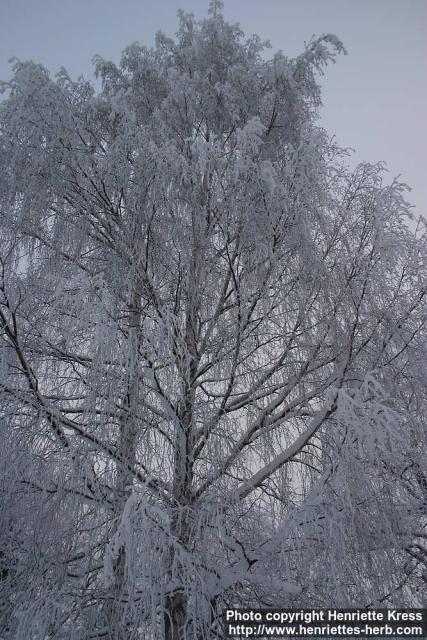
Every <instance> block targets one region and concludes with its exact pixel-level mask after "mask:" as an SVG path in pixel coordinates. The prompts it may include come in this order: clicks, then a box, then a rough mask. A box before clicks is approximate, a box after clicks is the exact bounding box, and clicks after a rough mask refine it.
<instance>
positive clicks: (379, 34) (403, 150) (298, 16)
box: [0, 0, 427, 215]
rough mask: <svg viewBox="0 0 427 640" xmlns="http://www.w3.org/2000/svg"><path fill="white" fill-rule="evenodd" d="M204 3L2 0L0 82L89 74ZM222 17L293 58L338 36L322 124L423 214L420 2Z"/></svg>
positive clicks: (265, 4) (388, 0)
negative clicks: (313, 42)
mask: <svg viewBox="0 0 427 640" xmlns="http://www.w3.org/2000/svg"><path fill="white" fill-rule="evenodd" d="M207 4H208V2H207V0H206V1H205V0H203V1H196V0H158V1H157V2H152V1H149V0H73V1H71V0H0V22H1V25H2V28H1V38H0V79H7V78H8V77H10V68H9V65H8V59H9V58H10V57H11V56H17V57H18V58H21V59H32V60H34V61H35V62H41V63H43V64H44V65H45V66H47V67H48V68H49V69H50V70H52V71H53V72H56V71H57V70H58V69H59V67H60V66H65V67H66V68H67V69H68V71H69V72H70V73H71V75H73V76H77V75H79V74H81V73H83V74H84V75H86V76H89V75H91V73H92V71H91V69H92V67H91V59H92V56H93V55H94V54H100V55H102V56H103V57H106V58H110V59H113V60H115V61H118V59H119V57H120V52H121V51H122V50H123V48H124V47H125V46H126V45H127V44H129V43H131V42H133V41H136V40H137V41H139V42H141V43H142V44H152V43H153V38H154V34H155V32H156V31H157V30H158V29H162V30H163V31H165V32H166V33H167V34H170V35H172V34H173V33H174V31H175V30H176V24H177V23H176V12H177V9H178V8H182V9H184V10H185V11H187V12H193V13H195V15H196V16H197V17H201V16H202V15H204V14H205V12H206V8H207ZM224 14H225V16H226V18H227V19H229V20H230V21H232V22H239V23H240V25H241V27H242V29H243V30H244V31H245V32H247V33H248V34H249V33H258V34H259V35H260V36H261V37H262V38H263V39H269V40H270V41H271V43H272V45H273V48H274V49H282V50H283V51H284V52H285V54H287V55H297V54H298V53H299V52H300V51H301V50H302V48H303V44H304V41H307V40H309V39H310V37H311V36H312V35H313V34H316V35H321V34H322V33H324V32H332V33H335V34H336V35H337V36H338V37H339V38H341V40H342V41H343V42H344V45H345V46H346V48H347V49H348V52H349V55H348V56H346V57H344V56H342V57H340V58H339V59H338V61H337V63H336V64H335V65H332V66H331V67H329V68H328V69H327V71H326V74H325V76H323V78H322V79H321V84H322V87H323V102H324V107H323V111H322V114H323V115H322V119H321V123H322V124H323V126H325V127H326V128H327V129H328V131H329V132H330V133H333V134H335V135H336V137H337V141H338V143H339V144H341V145H342V146H349V147H353V148H355V149H356V156H355V160H369V161H377V160H384V161H386V162H387V164H388V167H389V169H390V174H391V177H392V176H395V175H397V174H401V177H402V179H403V180H404V181H406V182H407V183H408V184H409V185H411V186H412V187H413V190H412V193H411V194H410V196H409V199H410V201H411V202H412V203H413V204H415V205H416V207H417V211H418V212H419V213H422V214H423V215H427V189H426V186H425V183H426V177H427V159H426V158H427V154H426V150H425V147H426V142H427V126H426V117H427V0H228V1H227V0H226V2H225V8H224Z"/></svg>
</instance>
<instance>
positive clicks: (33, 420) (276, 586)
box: [0, 1, 427, 640]
mask: <svg viewBox="0 0 427 640" xmlns="http://www.w3.org/2000/svg"><path fill="white" fill-rule="evenodd" d="M340 51H343V47H342V45H341V43H340V42H339V40H337V39H336V38H335V37H334V36H331V35H324V36H322V37H320V38H318V39H316V40H312V41H311V42H310V43H309V44H308V45H307V46H306V47H305V50H304V51H303V53H302V54H301V55H300V56H298V57H297V58H295V59H289V58H287V57H286V56H285V55H283V54H282V53H281V52H279V53H276V54H275V55H274V56H273V57H271V58H267V56H266V55H265V44H263V43H262V42H261V41H260V40H259V39H258V38H257V37H251V38H249V39H245V38H244V35H243V34H242V32H241V31H240V30H239V28H238V27H237V26H236V25H230V24H227V23H226V22H225V21H224V19H223V16H222V14H221V4H220V3H219V2H218V1H213V2H211V5H210V12H209V15H208V17H207V18H206V19H205V20H203V21H201V22H196V21H195V20H194V19H193V17H192V16H191V15H186V14H184V13H181V14H180V15H179V31H178V33H177V37H176V39H175V40H172V39H169V38H167V37H165V36H164V35H163V34H161V33H159V34H158V36H157V40H156V45H155V47H154V48H153V49H148V48H145V47H142V46H139V45H136V44H134V45H131V46H130V47H129V48H127V49H126V50H125V52H124V54H123V57H122V60H121V62H120V64H119V65H118V66H116V65H115V64H113V63H111V62H106V61H104V60H102V59H97V60H96V73H97V76H98V78H100V79H101V81H102V88H101V89H99V90H97V89H96V88H95V87H94V86H93V85H92V84H91V83H90V82H88V81H86V80H84V79H83V78H80V79H79V80H77V81H73V80H72V79H71V78H70V77H69V76H68V75H67V73H66V71H65V70H63V71H61V73H60V74H59V75H58V76H57V77H56V78H55V79H54V80H52V79H51V78H50V77H49V74H48V72H47V71H46V70H45V69H44V68H43V67H41V66H39V65H36V64H34V63H22V62H19V61H15V63H14V76H13V79H12V80H11V81H10V82H9V83H7V85H6V87H5V88H6V91H7V96H6V98H5V99H4V101H3V102H2V104H1V106H0V237H1V251H0V261H1V262H0V324H1V360H0V366H1V373H0V429H1V443H2V445H1V456H2V464H1V472H0V494H1V513H2V518H1V530H0V550H1V551H0V592H1V595H2V604H1V605H0V620H1V622H0V628H1V637H2V638H5V639H9V638H10V639H11V638H13V639H15V640H27V639H28V640H30V639H31V640H47V639H48V638H56V639H62V640H65V639H67V640H70V639H71V640H86V639H88V638H97V639H101V638H106V639H109V640H124V639H126V640H136V639H142V638H144V639H153V640H158V639H160V638H166V639H167V640H184V639H185V640H196V639H198V640H199V639H200V640H201V639H202V638H203V639H205V638H206V639H207V638H209V639H212V638H215V637H219V638H221V637H223V629H222V622H221V612H222V610H223V608H224V607H225V606H226V605H230V604H233V605H238V606H244V607H259V606H262V607H293V606H298V607H299V606H311V607H313V606H314V607H317V606H343V607H344V606H368V605H379V604H382V605H383V606H387V605H396V604H400V605H405V604H407V605H409V604H410V605H415V606H416V605H417V604H419V600H420V598H421V596H420V585H421V582H422V580H423V574H422V565H423V562H425V554H426V545H425V540H426V535H427V534H426V529H425V524H426V523H425V505H426V499H427V498H426V494H427V480H426V472H425V469H423V462H422V461H423V456H422V453H423V452H422V442H423V441H424V423H423V416H425V400H426V397H425V395H426V394H425V385H424V384H423V380H424V381H425V379H427V376H426V374H427V372H426V361H427V360H426V353H425V351H426V350H425V344H426V343H425V328H426V309H425V297H426V296H425V292H426V287H425V275H426V249H425V234H424V227H423V225H422V219H421V221H420V222H418V223H417V222H416V221H415V220H413V219H412V221H410V218H411V210H410V207H409V205H408V204H407V202H406V201H405V186H404V185H402V184H400V183H399V182H398V181H392V182H391V183H389V182H385V181H384V175H385V174H384V167H383V166H382V165H381V164H378V165H370V164H362V165H360V166H358V167H357V169H355V170H350V169H349V168H347V165H346V153H345V152H344V151H343V150H341V149H339V148H337V146H336V145H335V144H334V143H333V141H332V140H331V139H330V138H329V137H328V135H327V134H326V132H325V131H324V130H323V129H321V128H320V127H319V126H318V125H317V124H316V122H317V120H316V118H317V114H318V109H319V107H320V89H319V85H318V83H317V80H316V76H317V75H318V74H319V73H321V72H322V71H323V69H324V67H325V65H326V64H327V63H328V62H329V61H331V60H333V59H334V56H335V55H336V54H337V53H339V52H340ZM408 221H410V224H408ZM424 579H425V576H424Z"/></svg>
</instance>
